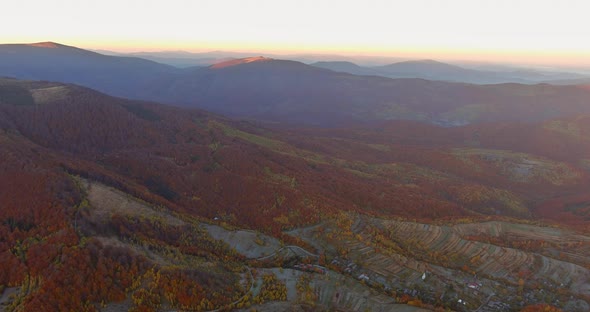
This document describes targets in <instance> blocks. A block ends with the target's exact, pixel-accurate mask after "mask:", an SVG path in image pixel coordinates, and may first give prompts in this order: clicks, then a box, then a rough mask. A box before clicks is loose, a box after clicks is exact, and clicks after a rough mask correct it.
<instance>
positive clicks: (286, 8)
mask: <svg viewBox="0 0 590 312" xmlns="http://www.w3.org/2000/svg"><path fill="white" fill-rule="evenodd" d="M0 4H2V11H3V16H2V18H1V19H0V29H3V31H2V32H0V42H1V43H28V42H39V41H55V42H60V43H64V44H68V45H74V46H78V47H82V48H87V49H107V50H115V51H126V52H129V51H157V50H158V51H159V50H186V51H208V50H237V51H252V52H261V53H263V52H268V53H279V54H280V53H294V52H303V53H334V54H343V55H347V54H348V55H357V54H361V55H383V56H397V57H410V58H411V57H414V58H436V59H446V60H451V59H461V60H475V61H482V60H486V61H498V62H513V63H525V64H555V65H579V66H590V40H589V39H590V23H588V17H587V15H588V13H589V12H590V1H588V0H561V1H558V0H536V1H533V0H445V1H442V0H405V1H402V0H398V1H396V0H390V1H386V0H362V1H343V0H341V1H336V0H315V1H312V0H274V1H273V0H241V1H240V0H192V1H191V0H165V1H155V0H143V1H140V0H101V1H90V0H51V1H43V0H39V1H35V0H18V1H10V0H0Z"/></svg>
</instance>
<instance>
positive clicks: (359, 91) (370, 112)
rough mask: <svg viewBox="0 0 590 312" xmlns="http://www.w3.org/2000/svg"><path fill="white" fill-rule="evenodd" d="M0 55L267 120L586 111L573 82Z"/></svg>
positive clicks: (28, 74)
mask: <svg viewBox="0 0 590 312" xmlns="http://www.w3.org/2000/svg"><path fill="white" fill-rule="evenodd" d="M0 56H1V57H0V75H3V76H14V77H17V78H23V79H41V80H52V81H60V82H72V83H76V84H80V85H84V86H87V87H91V88H95V89H97V90H100V91H103V92H106V93H109V94H111V95H117V96H124V97H130V98H135V99H142V100H155V101H159V102H163V103H168V104H176V105H182V106H189V107H197V108H203V109H207V110H210V111H213V112H217V113H223V114H226V115H229V116H236V117H241V118H254V119H261V120H269V121H277V120H281V121H291V122H299V123H301V122H303V123H307V124H319V125H328V124H337V123H340V122H350V121H356V122H359V121H360V122H372V121H378V120H394V119H408V120H419V121H426V122H431V123H440V124H444V125H460V124H466V123H476V122H493V121H539V120H546V119H549V118H554V117H559V116H569V115H572V114H577V113H586V112H590V105H589V104H588V103H590V91H589V90H588V89H586V88H583V87H577V86H551V85H520V84H498V85H472V84H465V83H451V82H444V81H429V80H423V79H389V78H384V77H377V76H359V75H352V74H347V73H341V72H335V71H332V70H327V69H323V68H318V67H314V66H309V65H305V64H303V63H300V62H296V61H286V60H277V59H272V58H266V57H255V58H244V59H236V60H230V61H225V62H222V63H218V64H215V65H212V66H209V67H205V68H199V67H193V68H186V69H179V68H175V67H172V66H168V65H163V64H159V63H156V62H152V61H147V60H144V59H140V58H129V57H116V56H105V55H101V54H98V53H94V52H89V51H85V50H82V49H77V48H74V47H68V46H63V45H58V44H53V43H43V44H35V45H2V46H0ZM340 65H341V66H344V67H349V68H350V67H351V65H350V64H347V63H341V64H340ZM352 67H354V66H352ZM380 70H382V71H386V70H388V71H390V72H392V73H393V72H395V71H397V72H398V73H406V74H408V75H409V73H412V72H414V73H418V72H421V71H425V70H428V71H429V72H430V73H432V74H430V75H432V76H435V74H436V75H441V76H443V75H446V76H452V75H459V74H460V73H463V74H465V73H471V72H472V71H470V70H465V69H462V68H460V67H457V66H453V65H448V64H444V63H439V62H434V61H419V62H402V63H397V64H392V65H389V66H386V67H381V69H380ZM453 73H455V74H453ZM432 79H434V78H432Z"/></svg>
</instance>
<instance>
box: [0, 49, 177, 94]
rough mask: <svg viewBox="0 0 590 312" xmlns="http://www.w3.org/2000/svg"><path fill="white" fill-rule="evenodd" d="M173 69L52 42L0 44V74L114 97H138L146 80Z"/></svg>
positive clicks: (151, 62)
mask: <svg viewBox="0 0 590 312" xmlns="http://www.w3.org/2000/svg"><path fill="white" fill-rule="evenodd" d="M175 71H177V69H176V68H174V67H172V66H169V65H164V64H160V63H156V62H153V61H148V60H145V59H142V58H137V57H117V56H108V55H103V54H99V53H95V52H91V51H87V50H83V49H78V48H76V47H71V46H66V45H61V44H57V43H53V42H44V43H36V44H3V45H0V75H3V76H11V77H16V78H21V79H36V80H52V81H60V82H70V83H76V84H80V85H85V86H89V87H92V88H95V89H97V90H100V91H104V92H108V93H109V94H112V95H118V96H127V97H138V95H139V94H138V93H137V92H138V91H141V89H142V86H143V85H144V84H145V83H146V81H149V80H151V79H153V77H155V76H160V75H165V74H170V73H173V72H175ZM140 93H141V92H140Z"/></svg>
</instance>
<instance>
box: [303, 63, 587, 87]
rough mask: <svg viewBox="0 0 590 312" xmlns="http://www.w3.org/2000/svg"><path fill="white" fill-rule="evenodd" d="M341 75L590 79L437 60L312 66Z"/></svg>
mask: <svg viewBox="0 0 590 312" xmlns="http://www.w3.org/2000/svg"><path fill="white" fill-rule="evenodd" d="M311 65H313V66H316V67H321V68H326V69H330V70H334V71H338V72H345V73H350V74H355V75H369V76H382V77H387V78H421V79H428V80H440V81H452V82H464V83H474V84H498V83H522V84H536V83H552V82H556V83H559V84H564V83H563V82H564V81H567V80H569V79H571V80H572V81H575V79H584V78H586V79H588V77H585V76H584V75H581V74H574V73H556V72H541V71H532V70H527V71H525V70H516V69H515V70H513V71H491V70H476V69H468V68H464V67H461V66H457V65H452V64H448V63H443V62H439V61H435V60H415V61H403V62H398V63H393V64H389V65H383V66H376V67H363V66H359V65H356V64H354V63H351V62H317V63H313V64H311Z"/></svg>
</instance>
